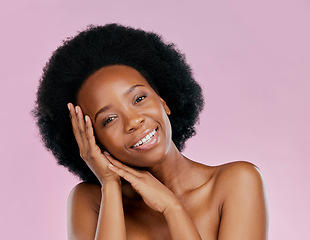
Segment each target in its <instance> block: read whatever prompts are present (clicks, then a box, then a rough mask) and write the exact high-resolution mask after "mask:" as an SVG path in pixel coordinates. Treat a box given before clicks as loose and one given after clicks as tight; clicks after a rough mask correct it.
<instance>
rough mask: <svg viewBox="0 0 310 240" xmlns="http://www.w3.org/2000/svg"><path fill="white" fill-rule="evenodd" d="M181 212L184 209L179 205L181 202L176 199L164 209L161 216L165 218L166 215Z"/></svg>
mask: <svg viewBox="0 0 310 240" xmlns="http://www.w3.org/2000/svg"><path fill="white" fill-rule="evenodd" d="M183 210H184V207H183V205H182V204H181V202H180V201H179V200H178V199H174V200H173V201H171V202H170V203H169V204H168V205H167V207H166V208H165V209H164V211H163V214H164V216H165V217H167V216H168V215H170V214H172V213H175V212H180V211H183Z"/></svg>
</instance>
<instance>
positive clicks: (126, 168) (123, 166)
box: [104, 152, 142, 177]
mask: <svg viewBox="0 0 310 240" xmlns="http://www.w3.org/2000/svg"><path fill="white" fill-rule="evenodd" d="M104 155H105V156H106V158H107V159H108V160H109V162H110V163H112V165H113V166H115V167H117V168H120V169H123V170H125V171H127V172H130V173H131V174H134V175H135V176H137V177H140V175H141V173H142V172H141V171H138V170H136V169H133V168H131V167H129V166H127V165H125V164H123V163H121V162H120V161H118V160H116V159H115V158H113V157H112V156H111V155H110V154H109V153H108V152H104Z"/></svg>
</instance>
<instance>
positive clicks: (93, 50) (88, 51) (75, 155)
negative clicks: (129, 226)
mask: <svg viewBox="0 0 310 240" xmlns="http://www.w3.org/2000/svg"><path fill="white" fill-rule="evenodd" d="M111 65H126V66H129V67H132V68H134V69H136V70H137V71H139V72H140V74H141V75H142V76H143V77H144V78H145V79H146V80H147V81H148V82H149V84H150V86H151V87H152V88H153V89H154V90H155V91H156V92H157V94H158V95H159V96H160V97H161V98H163V99H164V100H165V101H166V103H167V105H168V106H169V107H170V109H171V110H172V113H171V115H170V116H169V120H170V122H171V126H172V140H173V142H174V143H175V145H176V147H177V148H178V149H179V150H180V151H182V149H183V148H184V144H185V142H186V140H187V139H188V138H190V137H192V136H193V135H195V127H194V125H195V123H196V122H197V121H198V118H199V113H200V112H201V110H202V109H203V105H204V101H203V97H202V90H201V87H200V86H199V85H198V84H197V82H196V81H195V80H194V79H193V76H192V71H191V69H190V67H189V65H188V64H187V63H186V61H185V56H184V55H183V54H182V53H180V51H178V50H177V49H176V47H175V45H174V44H171V43H169V44H167V43H165V42H164V41H163V40H162V38H161V36H159V35H157V34H155V33H153V32H146V31H143V30H141V29H134V28H131V27H126V26H122V25H119V24H107V25H104V26H94V25H90V26H88V27H87V28H86V30H83V31H81V32H79V33H78V34H77V35H76V36H75V37H73V38H68V39H67V40H65V41H64V42H63V44H62V46H60V47H59V48H58V49H56V50H55V51H54V52H53V54H52V56H51V58H50V59H49V61H48V62H47V63H46V66H45V67H44V69H43V74H42V77H41V79H40V83H39V87H38V91H37V99H36V105H35V108H34V110H33V114H34V116H35V118H36V122H37V125H38V127H39V130H40V134H41V136H42V140H43V142H44V145H45V147H46V148H47V149H49V150H50V151H51V152H52V153H53V155H54V156H55V157H56V159H57V160H58V163H59V164H60V165H63V166H65V167H67V168H68V170H69V171H70V172H72V173H73V174H75V175H77V176H78V177H79V178H80V179H81V180H83V181H86V182H95V183H98V182H99V181H98V179H97V178H96V176H95V175H94V174H93V173H92V171H91V170H90V169H89V168H88V166H87V165H86V164H85V162H84V161H83V159H82V158H81V157H80V155H79V148H78V145H77V142H76V140H75V138H74V135H73V131H72V125H71V121H70V117H69V112H68V108H67V103H69V102H72V103H73V104H76V98H77V93H78V91H79V89H80V88H81V86H82V84H83V83H84V81H85V80H86V79H87V78H88V77H89V76H91V75H92V74H93V73H94V72H96V71H97V70H99V69H100V68H102V67H105V66H111Z"/></svg>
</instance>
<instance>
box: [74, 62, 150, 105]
mask: <svg viewBox="0 0 310 240" xmlns="http://www.w3.org/2000/svg"><path fill="white" fill-rule="evenodd" d="M134 85H143V86H145V87H147V88H151V86H150V85H149V84H148V82H147V80H146V79H145V78H144V77H143V76H142V75H141V74H140V73H139V72H138V71H137V70H135V69H134V68H131V67H128V66H124V65H113V66H107V67H103V68H101V69H99V70H98V71H96V72H95V73H94V74H92V75H91V76H90V77H89V78H88V79H86V81H85V82H84V83H83V85H82V87H81V89H80V90H79V92H78V95H77V102H78V104H80V105H84V106H85V107H89V105H90V104H91V105H96V103H97V102H100V104H101V103H102V101H103V100H104V101H109V99H111V98H113V96H114V95H120V94H122V95H123V94H125V93H126V91H127V90H128V89H130V88H131V87H132V86H134ZM96 107H99V106H96Z"/></svg>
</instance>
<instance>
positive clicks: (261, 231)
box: [218, 162, 267, 240]
mask: <svg viewBox="0 0 310 240" xmlns="http://www.w3.org/2000/svg"><path fill="white" fill-rule="evenodd" d="M223 180H224V182H225V186H224V187H225V191H226V194H225V199H224V203H223V206H222V216H221V223H220V229H219V235H218V239H219V240H226V239H229V240H235V239H236V240H237V239H238V240H247V239H251V240H256V239H257V240H264V239H267V206H266V200H265V192H264V186H263V181H262V176H261V174H260V172H259V170H258V169H257V168H256V167H255V166H254V165H252V164H250V163H246V162H239V163H235V164H233V165H232V166H230V167H229V169H228V170H226V172H225V173H223Z"/></svg>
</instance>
